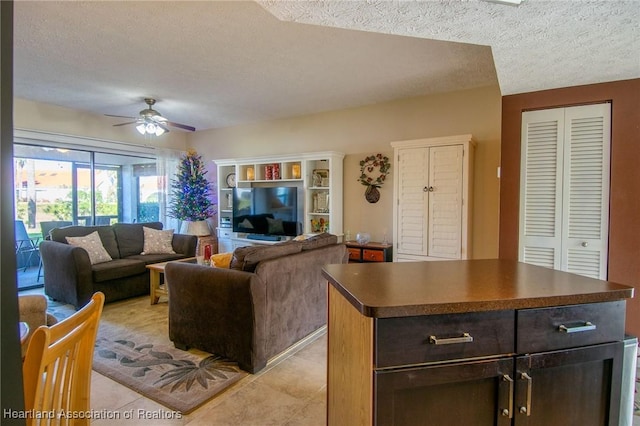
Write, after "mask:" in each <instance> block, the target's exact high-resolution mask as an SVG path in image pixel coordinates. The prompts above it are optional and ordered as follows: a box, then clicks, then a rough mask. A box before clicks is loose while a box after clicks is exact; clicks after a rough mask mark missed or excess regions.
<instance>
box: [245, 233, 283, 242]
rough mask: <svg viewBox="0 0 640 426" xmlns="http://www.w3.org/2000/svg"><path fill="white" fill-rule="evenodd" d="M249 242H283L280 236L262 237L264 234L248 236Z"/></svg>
mask: <svg viewBox="0 0 640 426" xmlns="http://www.w3.org/2000/svg"><path fill="white" fill-rule="evenodd" d="M247 239H248V240H260V241H282V237H281V236H278V235H262V234H248V235H247Z"/></svg>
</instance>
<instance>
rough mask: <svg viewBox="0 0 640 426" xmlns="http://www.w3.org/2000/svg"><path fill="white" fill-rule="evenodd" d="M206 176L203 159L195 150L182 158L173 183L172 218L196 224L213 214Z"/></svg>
mask: <svg viewBox="0 0 640 426" xmlns="http://www.w3.org/2000/svg"><path fill="white" fill-rule="evenodd" d="M206 174H207V171H206V170H205V169H204V164H203V162H202V157H201V156H199V155H198V154H197V152H196V151H195V150H193V149H190V150H188V151H187V153H186V154H184V155H183V156H182V157H181V159H180V164H178V172H177V173H176V179H175V180H172V181H171V202H170V204H169V213H168V215H169V216H170V217H173V218H176V219H179V220H188V221H191V222H195V221H199V220H205V219H206V218H208V217H210V216H211V215H212V214H213V203H212V202H211V200H210V199H209V194H210V192H211V187H210V185H209V182H208V181H207V178H206V177H205V175H206Z"/></svg>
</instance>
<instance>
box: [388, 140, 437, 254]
mask: <svg viewBox="0 0 640 426" xmlns="http://www.w3.org/2000/svg"><path fill="white" fill-rule="evenodd" d="M396 173H397V179H398V213H397V224H396V226H397V233H398V235H397V241H398V248H397V252H398V254H409V255H425V256H426V255H427V241H428V228H427V223H426V220H427V215H426V211H427V202H426V200H427V194H428V193H427V192H424V190H423V189H424V187H425V186H426V185H427V182H428V180H429V150H428V149H425V148H406V149H402V150H399V151H398V168H397V169H396Z"/></svg>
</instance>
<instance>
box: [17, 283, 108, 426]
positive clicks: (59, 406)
mask: <svg viewBox="0 0 640 426" xmlns="http://www.w3.org/2000/svg"><path fill="white" fill-rule="evenodd" d="M103 305H104V294H102V293H100V292H98V293H96V294H94V295H93V297H92V299H91V301H90V302H89V303H88V304H87V305H86V306H84V307H83V308H82V309H80V310H79V311H77V312H76V313H74V314H73V315H71V316H70V317H68V318H66V319H64V320H62V321H60V322H59V323H57V324H55V325H53V326H51V327H47V326H41V327H39V328H38V329H37V330H36V331H35V332H34V333H33V336H32V337H31V341H30V342H29V346H28V348H27V353H26V355H25V359H24V364H23V380H24V395H25V409H26V410H27V411H29V410H35V411H36V412H53V413H55V415H54V417H55V418H54V419H46V422H44V423H43V422H42V421H40V422H39V423H38V424H65V423H66V421H67V420H70V419H69V418H67V417H59V416H58V414H59V413H74V412H86V411H89V405H90V391H91V364H92V362H93V350H94V345H95V341H96V335H97V333H98V323H99V321H100V316H101V314H102V307H103ZM37 420H38V419H27V425H31V424H36V421H37ZM73 420H74V422H73V424H88V419H73Z"/></svg>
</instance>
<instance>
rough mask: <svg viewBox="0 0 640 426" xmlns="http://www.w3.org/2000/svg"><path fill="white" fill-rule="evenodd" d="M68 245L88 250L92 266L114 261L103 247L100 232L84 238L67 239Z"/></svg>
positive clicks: (94, 232)
mask: <svg viewBox="0 0 640 426" xmlns="http://www.w3.org/2000/svg"><path fill="white" fill-rule="evenodd" d="M66 240H67V243H69V244H70V245H72V246H77V247H80V248H83V249H85V250H86V252H87V253H88V254H89V261H90V262H91V264H92V265H95V264H96V263H102V262H108V261H110V260H113V259H112V258H111V256H109V253H108V252H107V250H106V249H105V248H104V246H103V245H102V240H101V239H100V235H98V231H93V232H92V233H90V234H89V235H85V236H83V237H66Z"/></svg>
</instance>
